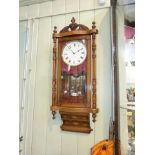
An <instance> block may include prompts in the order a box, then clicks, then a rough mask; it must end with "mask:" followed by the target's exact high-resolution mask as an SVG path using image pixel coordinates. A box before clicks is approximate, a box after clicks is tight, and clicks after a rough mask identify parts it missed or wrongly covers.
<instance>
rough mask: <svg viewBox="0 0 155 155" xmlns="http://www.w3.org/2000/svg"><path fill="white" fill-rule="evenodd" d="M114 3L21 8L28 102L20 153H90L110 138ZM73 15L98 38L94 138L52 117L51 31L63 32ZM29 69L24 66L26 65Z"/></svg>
mask: <svg viewBox="0 0 155 155" xmlns="http://www.w3.org/2000/svg"><path fill="white" fill-rule="evenodd" d="M109 5H110V1H109V0H107V1H106V3H105V5H102V6H100V5H99V4H98V0H89V1H83V0H79V1H78V0H55V1H53V2H46V3H41V4H35V5H30V6H25V7H20V17H19V18H20V22H22V21H27V23H28V24H27V28H28V38H27V53H28V54H27V64H28V65H27V68H28V70H29V72H27V74H28V76H27V77H28V78H27V81H28V83H27V92H26V96H27V100H26V101H25V108H24V116H25V117H24V118H25V121H24V125H23V126H24V131H23V137H24V142H23V146H22V148H23V150H22V155H90V148H91V147H92V146H93V145H94V144H95V143H97V142H99V141H100V140H103V139H106V138H108V133H109V120H110V117H111V105H112V89H111V88H112V77H111V41H110V10H109ZM72 17H75V19H76V22H77V23H82V24H84V25H87V26H88V27H89V28H91V26H92V21H93V20H95V21H96V26H97V29H98V30H99V34H98V35H97V42H96V44H97V105H98V107H99V110H100V111H99V113H98V115H97V121H96V123H95V124H94V123H92V122H91V127H92V128H93V131H92V132H91V133H90V134H82V133H72V132H65V131H61V130H60V125H61V120H60V116H59V114H57V115H56V119H55V120H53V119H52V115H51V111H50V105H51V102H52V101H51V92H52V83H51V82H52V46H53V44H52V32H53V27H54V26H57V27H58V30H61V29H62V28H63V27H64V26H65V25H68V24H69V23H70V20H71V18H72ZM25 67H26V66H25Z"/></svg>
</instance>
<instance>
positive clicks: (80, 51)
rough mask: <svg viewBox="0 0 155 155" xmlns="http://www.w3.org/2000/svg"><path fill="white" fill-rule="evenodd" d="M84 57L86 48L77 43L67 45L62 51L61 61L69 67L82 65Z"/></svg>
mask: <svg viewBox="0 0 155 155" xmlns="http://www.w3.org/2000/svg"><path fill="white" fill-rule="evenodd" d="M86 56H87V51H86V46H85V45H84V44H83V43H82V42H79V41H72V42H69V43H67V44H66V45H65V47H64V49H63V51H62V59H63V61H64V62H65V63H66V64H68V65H69V66H77V65H80V64H82V63H83V62H84V60H85V59H86Z"/></svg>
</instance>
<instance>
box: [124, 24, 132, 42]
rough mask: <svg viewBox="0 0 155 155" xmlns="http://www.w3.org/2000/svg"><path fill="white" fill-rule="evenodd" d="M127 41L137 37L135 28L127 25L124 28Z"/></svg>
mask: <svg viewBox="0 0 155 155" xmlns="http://www.w3.org/2000/svg"><path fill="white" fill-rule="evenodd" d="M124 35H125V39H126V40H127V39H131V38H133V37H134V35H135V28H133V27H130V26H127V25H125V26H124Z"/></svg>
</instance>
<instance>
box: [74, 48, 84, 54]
mask: <svg viewBox="0 0 155 155" xmlns="http://www.w3.org/2000/svg"><path fill="white" fill-rule="evenodd" d="M82 49H83V48H81V49H79V50H77V51H76V52H75V53H77V52H79V51H80V50H82Z"/></svg>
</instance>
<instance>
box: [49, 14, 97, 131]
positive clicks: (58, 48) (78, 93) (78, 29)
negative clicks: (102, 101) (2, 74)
mask: <svg viewBox="0 0 155 155" xmlns="http://www.w3.org/2000/svg"><path fill="white" fill-rule="evenodd" d="M92 24H93V25H92V29H89V28H88V27H87V26H85V25H82V24H77V23H75V18H74V17H73V18H72V20H71V24H70V25H69V26H66V27H64V28H63V29H62V30H61V31H60V32H59V33H57V27H54V31H53V79H52V105H51V111H52V114H53V119H54V118H55V114H56V111H58V112H59V113H60V116H61V119H62V125H61V129H62V130H65V131H72V132H83V133H90V132H91V131H92V129H91V127H90V113H92V118H93V122H95V121H96V120H95V118H96V113H97V112H98V108H97V106H96V44H95V38H96V34H97V33H98V30H97V29H96V26H95V22H93V23H92Z"/></svg>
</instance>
